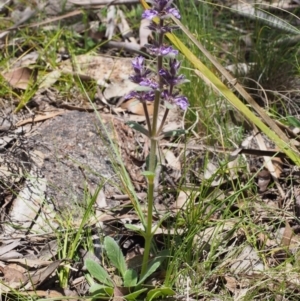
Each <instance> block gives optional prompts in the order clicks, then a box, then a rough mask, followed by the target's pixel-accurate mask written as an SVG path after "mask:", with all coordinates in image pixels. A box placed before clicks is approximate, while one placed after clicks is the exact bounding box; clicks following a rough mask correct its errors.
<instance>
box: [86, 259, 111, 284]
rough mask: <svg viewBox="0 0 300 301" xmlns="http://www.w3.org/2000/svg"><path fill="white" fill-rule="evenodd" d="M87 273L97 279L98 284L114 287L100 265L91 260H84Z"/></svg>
mask: <svg viewBox="0 0 300 301" xmlns="http://www.w3.org/2000/svg"><path fill="white" fill-rule="evenodd" d="M84 264H85V266H86V268H87V270H88V271H89V273H90V274H91V275H92V276H93V277H94V278H95V279H97V280H98V281H99V282H101V283H103V284H106V285H108V286H114V283H113V282H112V280H111V279H110V277H109V275H108V273H107V272H106V271H105V270H104V269H103V267H102V266H101V265H99V264H98V263H97V262H95V261H94V260H92V259H86V260H85V262H84Z"/></svg>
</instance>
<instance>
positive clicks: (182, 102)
mask: <svg viewBox="0 0 300 301" xmlns="http://www.w3.org/2000/svg"><path fill="white" fill-rule="evenodd" d="M174 102H175V103H176V104H177V106H178V107H180V108H181V109H182V110H186V109H187V108H188V106H189V102H188V99H187V97H185V96H182V95H180V96H176V97H175V98H174Z"/></svg>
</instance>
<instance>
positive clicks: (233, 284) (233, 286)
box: [224, 276, 239, 293]
mask: <svg viewBox="0 0 300 301" xmlns="http://www.w3.org/2000/svg"><path fill="white" fill-rule="evenodd" d="M224 278H225V280H226V284H225V286H226V287H227V289H228V290H229V291H230V292H231V293H235V292H236V290H237V287H238V286H239V283H238V281H237V280H236V279H235V278H234V277H230V276H224Z"/></svg>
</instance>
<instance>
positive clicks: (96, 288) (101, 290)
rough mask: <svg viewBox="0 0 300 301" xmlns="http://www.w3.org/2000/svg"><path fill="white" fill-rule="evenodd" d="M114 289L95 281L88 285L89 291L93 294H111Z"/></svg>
mask: <svg viewBox="0 0 300 301" xmlns="http://www.w3.org/2000/svg"><path fill="white" fill-rule="evenodd" d="M113 292H114V289H113V288H112V287H109V286H105V285H102V284H99V283H95V284H93V285H92V286H91V287H90V293H91V294H93V295H94V296H95V295H96V296H100V295H102V296H112V295H113Z"/></svg>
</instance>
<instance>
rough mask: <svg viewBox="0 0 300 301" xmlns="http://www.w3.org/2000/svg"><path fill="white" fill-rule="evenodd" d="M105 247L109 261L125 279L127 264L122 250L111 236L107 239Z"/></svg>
mask: <svg viewBox="0 0 300 301" xmlns="http://www.w3.org/2000/svg"><path fill="white" fill-rule="evenodd" d="M104 247H105V250H106V253H107V256H108V258H109V260H110V261H111V263H112V264H113V265H114V266H115V267H116V268H117V269H118V270H119V272H120V273H121V275H122V277H123V278H124V275H125V272H126V270H127V268H126V262H125V258H124V255H123V253H122V250H121V248H120V247H119V245H118V244H117V243H116V241H115V240H114V239H113V238H111V237H110V236H106V237H105V239H104Z"/></svg>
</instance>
